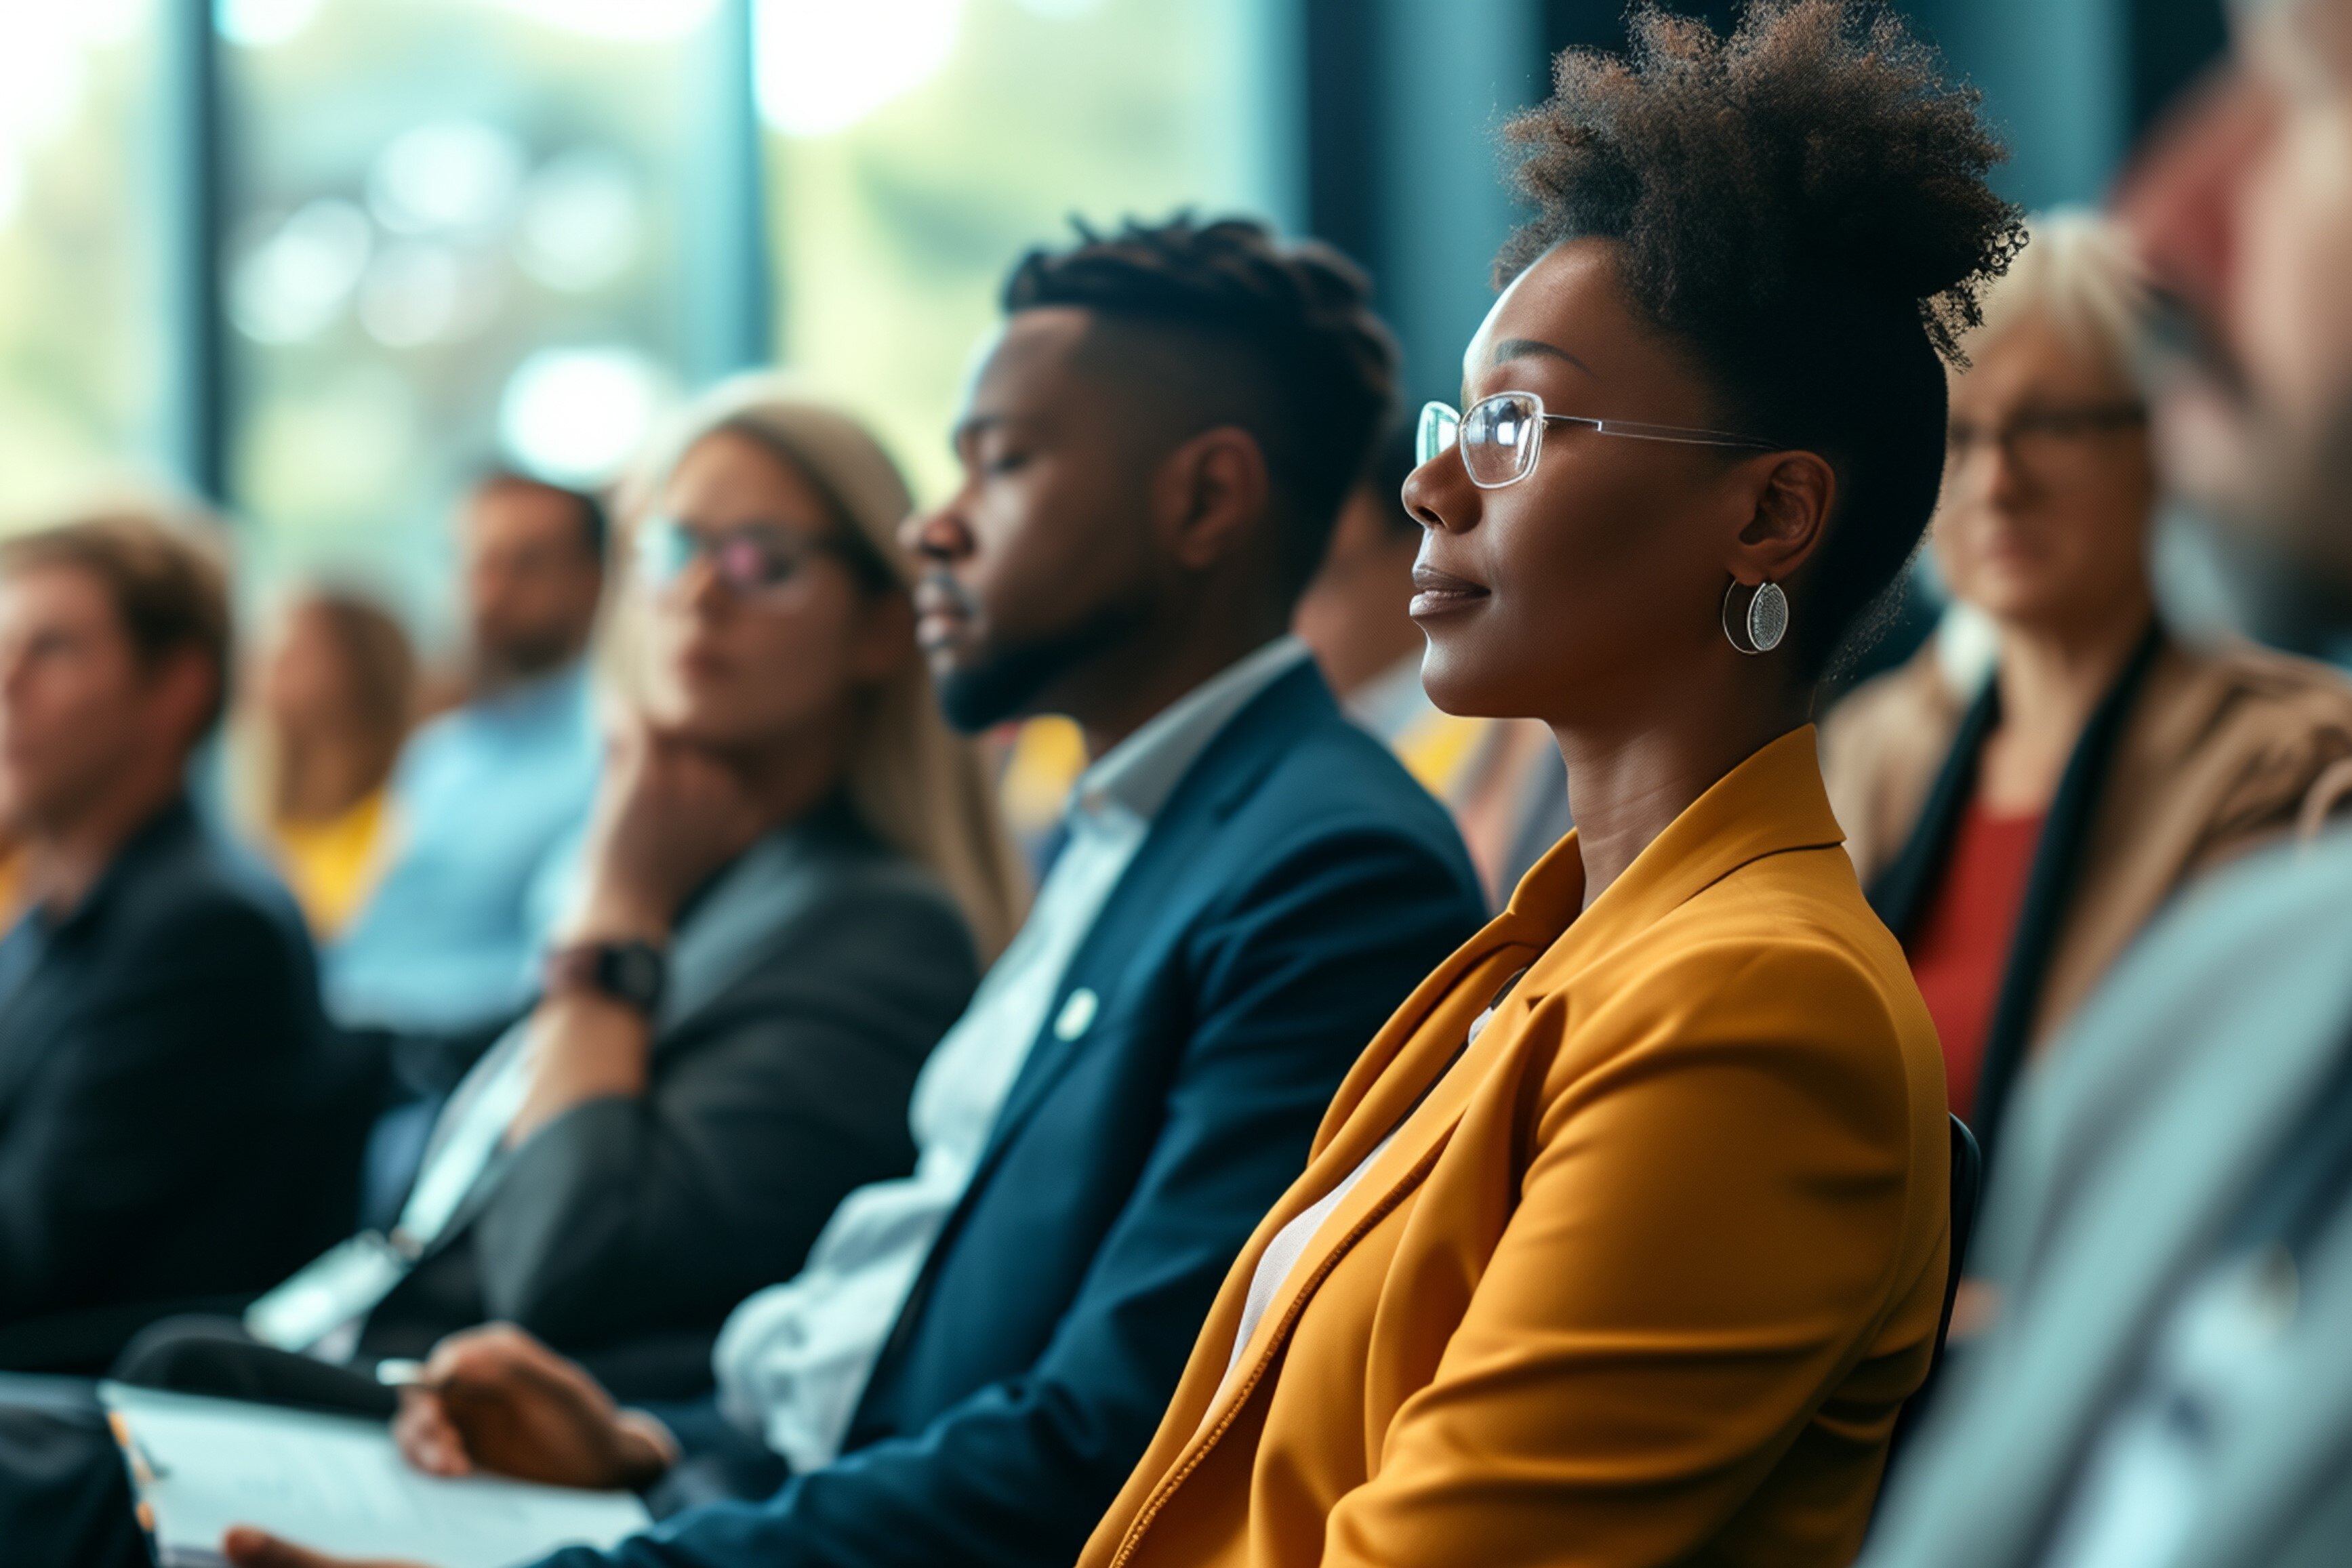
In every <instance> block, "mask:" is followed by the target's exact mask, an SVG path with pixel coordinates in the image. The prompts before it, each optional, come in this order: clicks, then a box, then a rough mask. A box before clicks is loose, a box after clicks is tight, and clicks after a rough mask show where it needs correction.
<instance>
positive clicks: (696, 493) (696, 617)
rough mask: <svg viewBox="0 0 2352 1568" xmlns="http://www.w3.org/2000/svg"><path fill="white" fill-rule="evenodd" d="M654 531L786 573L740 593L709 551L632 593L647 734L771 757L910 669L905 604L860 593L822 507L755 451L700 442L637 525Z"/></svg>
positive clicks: (798, 478)
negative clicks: (761, 750) (766, 751)
mask: <svg viewBox="0 0 2352 1568" xmlns="http://www.w3.org/2000/svg"><path fill="white" fill-rule="evenodd" d="M664 526H676V527H677V528H683V529H684V530H686V531H687V532H688V533H689V534H691V535H692V536H693V537H694V538H695V540H696V541H698V542H701V543H704V544H706V545H707V544H709V543H711V542H721V541H735V547H736V548H737V549H739V550H740V549H742V547H743V545H744V544H745V542H747V541H748V543H749V544H750V545H751V547H752V551H751V558H752V559H758V558H761V556H764V557H765V558H768V559H776V560H789V561H790V562H791V563H792V564H791V569H790V570H789V571H788V572H786V573H784V574H783V575H782V576H781V577H779V578H778V579H777V580H774V581H773V582H772V583H768V584H765V585H761V586H757V587H755V588H752V589H750V590H748V591H747V590H746V589H745V588H744V587H743V586H741V585H740V584H736V583H730V581H728V580H726V578H725V576H724V575H723V574H722V573H721V571H720V570H719V566H718V563H717V562H716V561H715V560H714V559H712V558H711V555H710V554H709V550H708V549H704V550H703V551H702V552H700V553H698V554H695V555H693V556H692V557H691V559H688V560H687V562H686V564H685V566H684V568H683V570H680V571H679V572H678V573H677V576H676V577H675V578H674V579H672V580H670V581H669V582H667V584H663V585H658V586H656V585H654V584H651V583H649V582H647V581H646V580H644V578H643V576H642V575H640V576H639V577H638V578H637V579H636V580H634V581H633V582H632V585H631V588H632V591H633V592H635V593H636V594H638V595H639V596H640V599H641V601H643V607H644V611H645V613H644V617H643V619H644V624H645V637H644V645H643V663H644V673H643V674H644V678H643V701H644V705H645V709H646V716H647V717H648V718H650V719H651V720H652V721H653V722H654V723H655V724H656V725H657V726H659V727H663V728H665V729H668V730H671V731H674V732H676V733H678V734H681V735H684V736H688V737H692V738H694V739H697V740H699V741H701V742H703V743H704V744H706V745H710V746H714V747H721V748H726V747H761V746H768V745H772V744H775V743H776V742H778V741H779V740H782V739H785V738H788V737H790V736H791V735H792V734H793V732H795V731H803V730H810V729H812V728H813V727H818V726H823V725H825V724H829V723H833V722H835V721H837V720H839V719H840V718H841V717H842V716H844V715H845V713H846V712H847V711H848V710H849V708H850V707H851V706H852V705H853V704H854V703H855V702H856V698H857V695H858V694H859V693H860V692H861V691H862V690H863V689H864V688H866V687H868V686H871V685H875V684H877V683H878V682H880V681H882V680H884V679H885V678H887V676H888V675H889V674H891V672H892V671H894V670H895V669H897V668H898V666H899V664H902V663H903V662H904V661H906V660H908V659H911V658H913V657H914V656H915V643H914V632H913V625H912V615H911V612H909V611H908V608H907V606H906V603H905V601H904V597H903V596H895V598H894V596H891V595H878V596H877V595H875V594H872V593H869V592H868V591H866V590H865V589H864V588H863V587H862V586H861V585H860V583H859V582H858V580H857V578H856V575H855V573H854V572H853V570H852V569H851V567H850V566H849V564H848V563H847V562H846V561H845V559H843V556H842V553H841V551H840V549H838V548H837V546H838V544H839V542H840V541H841V539H842V535H841V534H840V532H839V529H840V527H841V525H840V524H838V523H836V522H835V521H834V519H833V517H831V515H830V512H829V509H828V508H827V507H826V506H825V504H824V500H823V498H822V497H820V496H819V495H818V494H817V492H816V490H815V489H814V486H811V485H810V484H809V482H808V480H807V479H806V477H805V476H803V475H802V474H801V472H800V471H799V470H798V469H797V468H796V467H794V466H793V465H791V464H789V463H787V462H786V461H785V460H784V459H783V458H782V457H781V456H779V455H776V454H775V453H772V452H771V451H769V450H768V448H766V447H765V446H762V445H761V444H759V443H758V442H756V441H753V440H751V439H750V438H749V437H746V436H743V435H740V434H733V433H731V432H726V431H721V432H719V433H718V434H713V435H709V436H706V437H705V438H703V439H702V440H701V441H699V442H698V443H696V444H695V445H694V446H693V447H692V448H690V449H689V450H688V452H687V454H686V455H685V456H684V457H683V458H682V459H680V461H679V462H678V465H677V468H676V469H675V470H674V471H673V472H672V473H671V475H670V477H669V480H668V483H667V484H666V485H665V486H663V487H662V490H661V493H660V495H659V496H658V497H656V505H655V507H653V509H652V512H651V515H650V516H649V517H647V518H646V519H644V520H643V521H641V522H640V523H639V524H638V527H639V528H652V527H664ZM828 541H831V542H830V543H828ZM894 610H895V612H896V613H893V611H894Z"/></svg>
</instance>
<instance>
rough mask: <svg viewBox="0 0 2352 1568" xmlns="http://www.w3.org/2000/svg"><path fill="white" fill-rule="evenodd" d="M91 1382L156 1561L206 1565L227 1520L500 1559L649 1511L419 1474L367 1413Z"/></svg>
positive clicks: (296, 1534) (576, 1540)
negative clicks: (143, 1511) (141, 1508)
mask: <svg viewBox="0 0 2352 1568" xmlns="http://www.w3.org/2000/svg"><path fill="white" fill-rule="evenodd" d="M99 1394H100V1397H101V1398H103V1399H104V1400H105V1402H106V1407H107V1408H108V1409H109V1410H110V1411H111V1412H113V1413H114V1415H115V1416H117V1417H119V1420H118V1421H117V1424H116V1425H117V1431H118V1432H120V1431H121V1429H122V1427H126V1426H127V1427H128V1428H129V1430H130V1433H131V1439H132V1440H133V1442H134V1443H135V1445H136V1448H137V1453H136V1456H135V1458H132V1460H131V1479H132V1485H133V1487H134V1488H135V1490H137V1491H138V1493H139V1498H140V1500H141V1501H142V1502H143V1503H145V1504H146V1505H147V1506H148V1507H149V1509H151V1510H152V1513H153V1525H152V1528H153V1531H154V1533H155V1541H156V1547H157V1551H158V1553H159V1554H160V1556H161V1557H162V1560H163V1563H164V1564H165V1565H166V1568H177V1565H187V1568H204V1565H214V1564H218V1563H220V1562H221V1557H220V1540H221V1535H222V1533H223V1532H224V1531H226V1530H227V1529H228V1527H229V1526H230V1525H232V1524H250V1525H254V1526H257V1527H258V1528H260V1529H263V1530H267V1531H270V1532H271V1533H272V1534H275V1535H279V1536H283V1537H284V1538H286V1539H287V1540H289V1541H293V1542H299V1543H300V1544H302V1545H304V1546H309V1547H312V1548H314V1549H316V1550H319V1551H321V1552H333V1553H336V1554H338V1555H343V1556H358V1557H392V1558H400V1559H404V1560H407V1561H410V1562H415V1563H429V1564H431V1565H432V1568H507V1565H509V1564H512V1563H528V1562H530V1561H533V1560H534V1559H536V1558H538V1557H541V1556H542V1555H544V1554H545V1553H547V1552H552V1551H554V1550H555V1549H556V1548H557V1547H560V1546H570V1545H590V1546H610V1545H612V1544H613V1543H614V1542H616V1541H619V1540H620V1539H621V1538H622V1537H623V1536H625V1535H628V1534H630V1533H632V1532H634V1531H639V1530H643V1529H644V1528H645V1527H646V1524H647V1523H648V1522H649V1521H648V1519H647V1517H646V1511H645V1507H644V1505H643V1504H642V1503H640V1502H638V1500H636V1499H635V1497H633V1496H631V1495H630V1494H628V1493H627V1492H589V1491H570V1490H564V1489H562V1488H559V1487H543V1486H531V1485H529V1484H527V1483H524V1482H521V1481H509V1480H498V1479H489V1478H487V1477H467V1478H465V1479H457V1480H447V1479H441V1478H439V1477H435V1476H427V1475H425V1474H422V1473H420V1472H419V1471H417V1470H415V1469H411V1468H410V1467H409V1465H408V1463H407V1461H405V1460H404V1459H403V1458H401V1457H400V1451H399V1449H397V1448H394V1446H393V1442H392V1435H391V1433H390V1432H389V1431H388V1430H387V1429H386V1428H385V1427H384V1425H383V1423H382V1422H378V1421H364V1420H357V1419H352V1418H350V1417H346V1416H322V1415H314V1414H311V1413H310V1412H309V1411H302V1410H282V1409H278V1408H277V1407H276V1406H267V1405H247V1404H243V1403H240V1402H238V1401H236V1400H228V1399H203V1398H197V1397H194V1396H190V1395H184V1394H165V1393H162V1392H159V1391H157V1390H154V1389H150V1388H133V1387H130V1386H128V1385H123V1384H118V1383H108V1384H103V1385H100V1389H99Z"/></svg>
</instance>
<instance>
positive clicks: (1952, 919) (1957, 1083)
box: [1904, 800, 2043, 1121]
mask: <svg viewBox="0 0 2352 1568" xmlns="http://www.w3.org/2000/svg"><path fill="white" fill-rule="evenodd" d="M2042 815H2043V814H2042V813H2041V812H2039V811H2037V812H2035V813H2034V814H2032V816H2028V817H1995V816H1990V815H1988V814H1987V813H1986V811H1985V810H1984V809H1983V808H1982V807H1981V806H1979V805H1978V804H1977V803H1976V802H1975V801H1974V800H1970V801H1969V805H1968V810H1966V811H1965V812H1963V813H1962V814H1961V817H1960V824H1959V827H1958V830H1957V831H1956V832H1955V833H1954V835H1953V838H1952V852H1951V856H1950V858H1949V859H1948V860H1947V861H1946V862H1944V875H1943V880H1942V881H1941V882H1940V883H1938V884H1937V887H1936V889H1935V892H1934V893H1933V894H1931V895H1930V896H1929V898H1928V900H1927V906H1926V907H1925V908H1924V909H1922V910H1921V911H1920V912H1919V920H1918V923H1917V925H1916V926H1915V927H1914V928H1913V930H1912V935H1911V939H1910V941H1908V942H1906V943H1905V944H1904V947H1905V949H1906V952H1907V954H1908V955H1909V956H1910V959H1911V977H1912V978H1913V979H1914V980H1916V981H1917V982H1918V983H1919V995H1920V996H1921V997H1923V998H1926V999H1927V1014H1928V1016H1929V1017H1930V1018H1933V1019H1935V1020H1936V1032H1937V1034H1938V1035H1940V1036H1941V1037H1942V1038H1943V1041H1944V1079H1945V1082H1946V1084H1947V1085H1948V1088H1949V1091H1950V1093H1951V1101H1952V1113H1953V1114H1954V1115H1956V1116H1958V1117H1959V1118H1960V1119H1961V1120H1962V1121H1966V1120H1968V1118H1969V1113H1970V1111H1971V1110H1972V1109H1973V1108H1974V1106H1975V1104H1976V1097H1977V1076H1978V1074H1979V1072H1980V1071H1982V1069H1983V1067H1984V1052H1985V1036H1986V1034H1987V1033H1988V1032H1989V1031H1990V1030H1991V1029H1992V1009H1993V1008H1994V1006H1995V1005H1996V1004H1997V1003H1998V1002H1999V1001H2000V982H2001V977H2002V975H2003V974H2004V972H2005V971H2006V970H2007V969H2008V967H2009V950H2010V944H2011V941H2012V940H2013V939H2014V938H2015V937H2016V936H2017V917H2018V914H2019V912H2020V911H2021V909H2022V908H2023V906H2024V904H2025V883H2026V879H2027V878H2028V877H2029V876H2031V875H2032V872H2033V852H2034V850H2035V848H2036V847H2038V846H2039V845H2040V844H2041V842H2042Z"/></svg>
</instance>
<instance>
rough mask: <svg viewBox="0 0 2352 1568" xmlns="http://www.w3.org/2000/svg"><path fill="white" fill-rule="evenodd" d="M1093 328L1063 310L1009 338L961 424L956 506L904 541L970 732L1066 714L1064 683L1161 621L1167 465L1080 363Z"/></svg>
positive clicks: (1016, 322) (1017, 323)
mask: <svg viewBox="0 0 2352 1568" xmlns="http://www.w3.org/2000/svg"><path fill="white" fill-rule="evenodd" d="M1088 321H1089V315H1088V313H1087V312H1086V311H1084V310H1079V309H1072V308H1058V307H1057V308H1039V309H1032V310H1024V311H1022V312H1020V313H1019V314H1017V315H1015V316H1014V317H1013V319H1012V320H1011V321H1010V322H1009V323H1008V324H1007V325H1006V327H1005V329H1004V330H1003V334H1002V335H1001V336H1000V337H999V339H998V340H997V341H996V343H995V345H994V346H993V347H992V349H991V350H990V351H989V353H988V354H987V356H986V358H985V359H984V361H982V365H981V368H980V370H979V372H978V373H977V375H976V376H975V377H974V379H973V382H972V385H971V392H970V393H969V394H968V396H967V398H966V401H965V406H964V409H963V412H962V414H961V417H960V418H959V420H958V421H957V424H956V430H955V437H954V440H955V450H956V456H957V459H958V460H959V462H960V463H961V465H962V469H963V476H962V479H961V483H960V484H959V486H958V487H957V490H956V493H955V494H954V495H953V496H952V497H950V498H949V499H948V501H947V503H946V504H945V505H944V506H942V507H939V508H938V509H936V510H934V511H932V512H929V513H928V514H918V515H917V516H916V517H912V518H909V519H908V523H907V525H906V528H905V532H904V534H903V536H902V537H903V538H904V539H905V542H906V544H907V548H908V550H909V551H910V552H912V553H914V554H916V555H918V556H919V557H920V558H921V559H922V560H923V562H924V568H925V570H924V574H923V580H922V581H921V583H920V584H919V587H918V589H917V591H916V596H915V607H916V611H917V613H918V615H919V621H918V623H917V628H916V638H917V641H918V642H919V643H920V644H921V646H922V649H923V653H924V656H925V657H926V658H927V659H929V662H930V666H931V674H932V676H933V678H934V680H935V681H936V682H937V684H938V686H939V692H940V706H942V707H943V708H944V709H945V710H946V712H947V716H948V719H949V721H950V723H952V724H954V725H956V726H957V727H960V728H962V729H966V730H974V729H982V728H985V727H988V726H990V725H992V724H995V723H998V722H1000V721H1002V720H1004V719H1007V718H1012V717H1016V716H1023V715H1025V714H1029V713H1036V712H1044V711H1049V710H1051V709H1052V707H1053V706H1054V705H1055V702H1056V701H1057V700H1058V695H1057V690H1058V687H1059V684H1060V682H1061V680H1062V678H1063V677H1064V676H1065V675H1066V674H1068V673H1070V672H1071V671H1072V670H1073V669H1075V668H1077V667H1079V666H1082V665H1083V664H1085V662H1086V661H1087V658H1088V656H1089V655H1090V654H1093V653H1096V652H1097V651H1098V650H1099V649H1101V648H1103V647H1104V646H1106V645H1108V644H1109V643H1113V642H1115V641H1118V639H1120V638H1122V637H1124V636H1127V635H1129V634H1130V633H1131V632H1133V631H1134V629H1135V627H1136V626H1137V625H1139V624H1140V623H1141V622H1143V621H1144V620H1145V619H1146V618H1147V617H1148V615H1149V612H1150V605H1151V602H1152V600H1153V585H1154V583H1155V581H1157V580H1158V578H1159V575H1160V574H1159V563H1158V562H1157V561H1156V559H1155V556H1154V551H1153V543H1152V533H1151V528H1150V519H1149V502H1148V493H1149V472H1150V465H1151V459H1152V458H1153V457H1154V456H1156V455H1157V454H1155V453H1152V452H1151V451H1150V450H1149V444H1148V442H1146V441H1145V440H1143V439H1142V438H1140V437H1139V434H1138V433H1137V430H1136V428H1135V423H1136V422H1135V420H1134V417H1133V415H1132V413H1131V411H1130V409H1129V403H1128V402H1127V400H1123V399H1121V398H1120V397H1119V396H1118V393H1117V391H1116V389H1115V388H1113V387H1111V386H1109V385H1108V384H1107V383H1106V381H1105V380H1104V379H1103V378H1102V377H1101V376H1099V375H1097V374H1094V373H1090V372H1088V371H1086V370H1084V369H1082V368H1080V367H1079V365H1078V364H1077V362H1076V358H1075V356H1076V350H1077V349H1078V346H1079V344H1080V342H1081V341H1082V340H1083V339H1084V338H1085V336H1086V332H1087V325H1088Z"/></svg>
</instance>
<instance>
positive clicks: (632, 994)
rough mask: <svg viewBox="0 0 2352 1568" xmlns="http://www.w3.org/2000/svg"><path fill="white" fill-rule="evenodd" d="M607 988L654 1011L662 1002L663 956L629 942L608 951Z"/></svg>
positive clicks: (626, 1000)
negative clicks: (660, 1000) (659, 1001)
mask: <svg viewBox="0 0 2352 1568" xmlns="http://www.w3.org/2000/svg"><path fill="white" fill-rule="evenodd" d="M602 978H603V980H604V988H605V989H606V990H608V991H610V992H612V993H613V995H614V996H616V997H618V998H621V999H622V1000H624V1001H625V1002H628V1003H631V1004H632V1005H634V1006H636V1007H640V1008H643V1009H646V1010H647V1011H648V1012H650V1011H651V1010H652V1009H653V1006H654V1003H655V1002H656V1001H657V1000H659V999H660V997H661V987H662V956H661V955H660V954H659V953H657V952H656V951H655V950H654V949H653V948H651V947H649V946H646V944H644V943H642V942H625V943H622V944H620V945H619V946H614V947H609V948H607V949H605V952H604V975H603V977H602Z"/></svg>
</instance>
